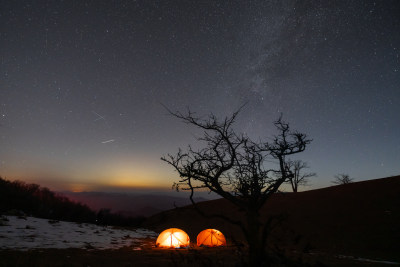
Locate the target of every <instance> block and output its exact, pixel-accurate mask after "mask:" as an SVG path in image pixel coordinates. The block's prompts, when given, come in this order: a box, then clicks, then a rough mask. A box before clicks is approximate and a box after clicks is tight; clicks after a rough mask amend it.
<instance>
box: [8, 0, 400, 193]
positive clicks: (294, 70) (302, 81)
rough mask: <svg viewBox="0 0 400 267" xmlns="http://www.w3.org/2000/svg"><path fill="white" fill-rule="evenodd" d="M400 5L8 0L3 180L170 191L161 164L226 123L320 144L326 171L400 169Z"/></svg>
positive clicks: (315, 151) (324, 181)
mask: <svg viewBox="0 0 400 267" xmlns="http://www.w3.org/2000/svg"><path fill="white" fill-rule="evenodd" d="M398 14H400V4H399V2H398V1H378V2H376V3H374V2H373V1H84V0H82V1H2V2H1V6H0V15H1V17H0V25H1V31H0V45H1V47H0V54H1V65H0V75H1V78H0V175H1V176H3V177H4V176H5V177H7V178H9V179H22V180H27V181H34V182H39V183H42V184H44V185H48V186H49V187H50V188H54V189H70V190H111V189H112V188H119V187H130V188H132V187H143V186H145V187H169V186H170V185H171V184H172V182H173V181H174V180H175V179H176V173H174V172H173V170H172V169H171V168H170V167H169V166H166V165H165V163H163V162H161V161H160V160H159V158H160V157H161V156H162V155H164V154H166V153H174V152H176V151H177V149H178V147H185V146H186V145H187V144H190V143H191V142H193V139H194V137H195V136H197V134H198V132H197V131H196V130H194V129H192V128H189V127H187V126H186V125H184V124H182V123H181V122H179V121H177V120H176V119H174V118H172V117H171V116H168V115H167V112H166V110H165V109H164V108H163V105H165V106H167V107H168V108H170V109H172V110H180V111H183V110H185V109H186V108H190V109H191V110H193V111H196V112H197V113H198V114H201V115H206V114H209V113H210V112H213V113H215V114H216V115H218V116H226V115H229V114H230V113H231V112H233V111H234V110H236V109H237V108H238V107H239V106H241V105H242V104H244V103H247V105H246V106H245V108H244V110H243V111H242V113H241V115H240V117H239V119H238V122H237V125H236V127H237V129H238V131H241V132H245V133H246V134H248V135H250V136H252V137H255V138H268V137H269V136H271V134H272V133H273V128H272V127H271V126H272V121H273V120H274V119H276V118H277V117H278V116H279V114H281V113H282V114H283V116H284V119H285V120H286V121H288V122H289V123H290V124H291V125H292V126H293V127H294V128H296V129H298V130H299V131H302V132H306V133H307V134H308V135H309V136H310V137H311V138H313V140H314V141H313V143H312V144H311V145H310V147H309V149H308V151H306V152H305V153H303V154H302V155H299V158H301V159H302V160H304V161H307V162H308V163H309V165H310V167H311V168H310V171H313V172H316V173H317V174H318V177H317V178H314V179H313V180H312V181H311V184H312V187H321V186H327V185H329V184H330V181H331V180H332V179H333V176H334V175H335V174H338V173H348V174H349V175H350V176H351V177H353V178H355V180H365V179H372V178H379V177H385V176H390V175H395V174H399V173H400V167H399V166H400V165H399V162H400V141H399V138H398V137H399V136H400V115H399V114H400V59H399V53H400V52H399V49H400V34H399V33H400V16H399V15H398Z"/></svg>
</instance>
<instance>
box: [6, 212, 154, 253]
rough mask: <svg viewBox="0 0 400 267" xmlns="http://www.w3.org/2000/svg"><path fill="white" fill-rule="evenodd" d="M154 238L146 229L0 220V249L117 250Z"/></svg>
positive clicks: (14, 218) (10, 219)
mask: <svg viewBox="0 0 400 267" xmlns="http://www.w3.org/2000/svg"><path fill="white" fill-rule="evenodd" d="M145 238H154V240H155V238H157V234H156V233H155V232H152V231H149V230H146V229H136V230H124V229H115V228H112V227H103V226H98V225H94V224H86V223H82V224H80V223H73V222H64V221H52V220H47V219H39V218H34V217H26V218H24V217H16V216H2V217H0V249H17V250H28V249H38V248H85V249H118V248H121V247H124V246H134V248H133V249H138V250H139V249H140V246H141V240H143V239H145Z"/></svg>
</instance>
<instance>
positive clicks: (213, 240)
mask: <svg viewBox="0 0 400 267" xmlns="http://www.w3.org/2000/svg"><path fill="white" fill-rule="evenodd" d="M197 245H198V246H206V247H218V246H226V239H225V236H224V235H223V234H222V233H221V232H220V231H218V230H215V229H206V230H203V231H201V232H200V233H199V234H198V235H197Z"/></svg>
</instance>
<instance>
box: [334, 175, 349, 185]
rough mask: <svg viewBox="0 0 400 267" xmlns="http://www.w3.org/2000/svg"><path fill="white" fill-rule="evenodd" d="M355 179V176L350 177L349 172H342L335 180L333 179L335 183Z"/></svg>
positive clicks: (347, 182) (344, 182) (345, 182)
mask: <svg viewBox="0 0 400 267" xmlns="http://www.w3.org/2000/svg"><path fill="white" fill-rule="evenodd" d="M353 181H354V179H353V178H350V176H349V175H348V174H345V173H341V174H338V175H335V180H333V181H332V183H333V184H349V183H352V182H353Z"/></svg>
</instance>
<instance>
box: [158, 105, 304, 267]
mask: <svg viewBox="0 0 400 267" xmlns="http://www.w3.org/2000/svg"><path fill="white" fill-rule="evenodd" d="M239 112H240V109H239V110H238V111H236V112H234V113H233V114H232V116H230V117H226V118H225V119H224V120H218V119H217V118H216V117H215V116H214V115H213V114H211V115H209V116H208V117H207V118H206V119H202V118H199V117H197V116H196V114H195V113H193V112H191V111H190V110H189V111H188V112H187V114H182V113H180V112H176V113H173V112H171V111H170V113H171V114H172V115H173V116H175V117H176V118H179V119H181V120H182V121H183V122H185V123H187V124H189V125H193V126H196V127H197V128H200V129H201V130H203V135H202V136H201V137H199V138H198V140H199V141H201V142H203V143H204V147H203V148H201V149H198V150H195V149H193V148H192V147H191V146H189V147H188V149H187V151H186V152H183V151H182V150H181V149H179V151H178V153H177V154H176V155H170V154H168V155H167V156H164V157H162V158H161V159H162V160H163V161H165V162H167V163H168V164H170V165H172V166H173V167H174V168H175V170H176V171H177V172H178V173H179V176H180V180H179V181H178V182H176V183H175V184H174V187H175V188H176V189H177V190H179V189H182V190H189V191H190V192H191V194H190V199H191V201H192V203H193V205H194V206H195V207H197V206H196V203H195V202H194V200H193V193H194V191H195V190H198V189H202V188H206V189H208V190H209V191H211V192H214V193H216V194H218V195H220V196H221V197H223V198H225V199H227V200H228V201H230V202H231V203H233V204H234V205H235V206H236V207H238V208H239V209H240V210H241V211H243V212H244V214H245V220H244V221H242V220H237V219H234V218H228V217H225V216H223V215H222V214H213V215H211V216H213V217H218V218H222V219H224V220H227V221H229V222H230V223H232V224H235V225H237V226H239V227H240V229H241V230H242V231H243V233H244V236H245V238H246V241H247V243H248V246H249V264H250V266H260V265H262V262H263V261H264V263H266V261H265V253H264V252H265V248H266V239H267V235H268V229H269V227H268V224H266V223H263V222H262V220H261V217H260V212H259V211H260V209H261V207H262V206H263V205H264V204H265V202H266V201H267V200H268V199H269V198H270V197H271V196H272V195H273V194H274V193H275V192H276V191H277V190H278V188H279V187H280V186H281V185H282V184H283V183H284V182H286V181H287V180H288V179H289V178H290V177H292V176H293V173H292V172H291V170H288V169H287V168H286V157H287V156H288V155H293V154H296V153H300V152H302V151H304V150H305V149H306V146H307V145H308V144H309V143H310V142H311V139H308V138H307V136H306V135H305V134H303V133H299V132H297V131H291V130H290V129H289V124H288V123H286V122H284V121H283V120H282V117H280V118H279V119H278V120H277V121H275V122H274V125H275V127H276V129H277V131H278V134H277V135H275V136H273V138H272V139H271V141H269V142H262V141H257V142H255V141H253V140H251V139H250V138H249V137H248V136H246V135H244V134H238V133H237V132H236V131H235V130H234V129H233V124H234V122H235V120H236V117H237V115H238V114H239ZM271 161H274V163H275V164H271ZM269 165H272V167H273V168H271V166H269ZM197 210H198V211H199V212H200V213H201V214H203V215H204V212H202V211H201V210H199V209H198V208H197Z"/></svg>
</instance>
